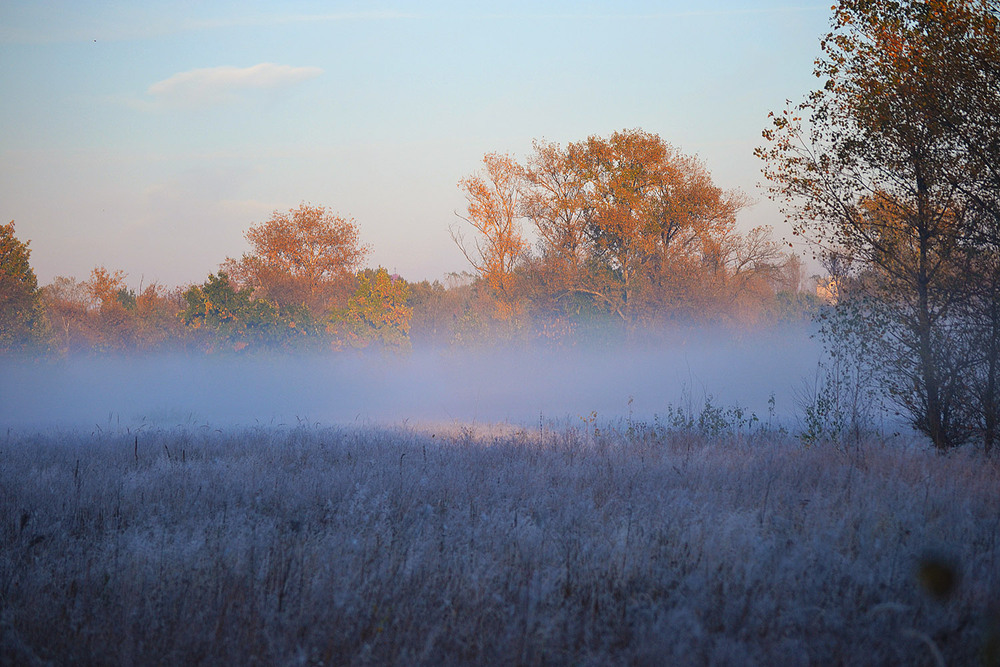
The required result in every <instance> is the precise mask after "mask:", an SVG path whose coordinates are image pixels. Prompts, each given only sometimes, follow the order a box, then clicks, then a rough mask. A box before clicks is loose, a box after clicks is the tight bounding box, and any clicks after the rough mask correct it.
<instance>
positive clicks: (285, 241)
mask: <svg viewBox="0 0 1000 667" xmlns="http://www.w3.org/2000/svg"><path fill="white" fill-rule="evenodd" d="M246 239H247V241H249V242H250V245H251V250H250V252H249V253H246V254H244V255H243V257H242V258H240V259H239V260H234V259H231V258H230V259H228V260H226V262H225V263H224V264H223V267H222V268H223V270H224V271H225V272H226V273H227V275H229V276H230V277H231V279H232V280H234V281H235V282H236V283H238V284H239V285H241V286H244V287H250V288H251V289H253V290H254V291H255V293H256V294H257V295H258V296H260V297H262V298H265V299H268V300H270V301H271V302H273V303H275V304H276V305H278V306H279V307H280V308H295V307H306V308H308V309H310V310H311V311H313V312H315V313H320V312H323V311H326V310H329V309H330V308H332V307H334V306H337V305H340V303H341V302H342V301H345V300H346V298H347V296H348V295H349V294H350V289H351V284H352V280H353V275H354V272H355V271H357V270H358V269H359V268H360V266H361V263H362V262H363V261H364V258H365V256H366V255H367V254H368V248H367V247H366V246H364V245H363V244H362V243H361V241H360V239H359V233H358V226H357V224H356V223H355V222H354V220H352V219H349V218H344V217H342V216H340V215H337V214H335V213H332V212H330V211H328V210H327V209H326V208H325V207H323V206H311V205H308V204H301V205H300V206H299V207H298V208H294V209H291V210H289V211H288V212H287V213H282V212H278V211H275V212H274V213H273V214H272V215H271V217H270V218H269V219H268V220H266V221H264V222H262V223H260V224H258V225H255V226H253V227H251V228H250V229H249V230H248V231H247V232H246Z"/></svg>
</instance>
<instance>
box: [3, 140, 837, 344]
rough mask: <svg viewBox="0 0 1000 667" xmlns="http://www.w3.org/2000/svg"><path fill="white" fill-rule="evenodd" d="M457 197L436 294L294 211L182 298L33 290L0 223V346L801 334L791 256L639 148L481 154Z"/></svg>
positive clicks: (612, 143) (653, 150) (313, 213)
mask: <svg viewBox="0 0 1000 667" xmlns="http://www.w3.org/2000/svg"><path fill="white" fill-rule="evenodd" d="M458 186H459V188H460V189H461V190H462V192H463V193H464V194H465V196H466V199H467V203H468V206H467V209H466V211H464V212H463V213H462V214H461V215H460V216H459V218H456V222H455V223H454V224H453V225H452V227H451V230H450V231H451V234H452V238H453V239H454V240H455V242H456V243H457V244H458V246H459V248H460V249H461V250H462V252H463V254H464V255H465V257H466V258H467V259H468V262H469V263H468V265H467V266H466V267H464V269H463V270H460V271H458V272H453V273H448V274H444V273H443V275H445V276H446V277H445V278H444V280H443V282H442V281H438V280H435V281H433V282H430V281H426V280H424V281H421V282H410V281H407V280H406V278H405V276H399V275H395V274H390V273H389V271H387V270H386V269H384V268H381V267H377V268H371V267H367V266H366V264H365V260H366V258H367V256H368V254H369V252H370V250H371V249H370V248H369V247H368V246H366V245H364V244H363V243H362V241H361V239H362V237H363V235H364V224H363V221H360V222H359V221H355V220H353V219H351V218H350V217H347V216H346V215H343V214H341V212H338V211H335V210H334V209H332V208H327V207H325V206H322V205H312V204H308V203H301V204H300V205H299V206H297V207H295V208H292V209H290V210H288V211H275V212H274V213H273V214H272V215H271V217H270V218H268V219H266V220H263V221H248V229H247V231H246V233H245V236H246V240H247V241H248V242H249V245H250V250H249V252H247V253H246V254H244V255H243V256H242V257H240V258H224V259H223V260H222V261H221V262H220V265H219V269H218V271H217V272H214V273H212V274H210V275H208V276H207V277H206V279H205V280H204V282H202V283H200V284H193V285H185V286H179V287H170V286H165V285H161V284H156V283H153V284H148V285H141V284H140V285H139V286H137V287H136V288H133V287H130V286H129V280H128V278H129V277H128V276H127V275H126V274H125V273H123V272H121V271H117V270H114V269H113V268H106V267H103V266H99V267H96V268H95V269H94V270H93V271H92V272H91V274H90V275H89V276H88V277H87V278H85V279H82V280H77V279H76V278H74V277H57V278H55V279H54V280H53V281H52V282H51V283H50V284H48V285H45V286H41V287H39V286H38V285H37V280H36V278H35V275H34V273H33V272H32V270H31V267H30V262H29V258H30V250H29V248H28V243H27V242H24V241H21V240H18V239H17V238H16V236H15V233H14V223H13V222H12V223H10V224H8V225H5V226H3V227H0V248H2V252H0V262H2V271H0V281H2V282H3V283H4V285H3V287H2V290H3V292H2V298H3V314H2V318H0V349H3V350H5V351H6V352H13V353H18V352H22V353H23V352H46V353H51V354H57V355H65V354H75V353H134V352H154V351H166V350H189V351H204V352H210V353H241V354H246V353H253V352H254V351H260V350H265V349H267V350H272V349H278V350H287V351H299V350H303V351H305V350H334V351H341V350H359V349H365V348H379V349H383V350H385V349H388V350H397V351H405V350H407V349H410V348H411V347H412V346H414V345H427V346H435V347H440V346H443V345H457V346H463V347H476V346H492V345H496V344H520V343H525V342H532V343H537V342H541V343H551V344H554V345H575V344H579V343H584V344H586V343H597V344H603V343H611V344H616V343H620V342H636V341H637V340H641V339H647V338H649V337H650V336H654V337H655V336H657V335H659V334H660V333H662V332H665V331H669V330H674V329H676V328H677V327H679V326H706V325H711V326H716V327H721V328H730V329H738V330H741V331H746V330H748V329H756V328H759V327H762V326H767V325H770V324H772V323H775V322H788V321H804V320H807V319H808V317H809V315H810V314H811V312H813V311H814V310H815V308H816V305H817V299H816V297H815V287H814V285H809V286H807V284H806V280H805V276H804V269H803V265H802V262H801V261H800V259H799V258H798V257H796V256H795V255H789V254H786V253H784V252H782V251H781V249H780V247H779V245H778V243H777V242H776V241H775V240H774V239H773V238H772V237H771V233H770V230H769V229H768V228H764V227H759V228H755V229H753V230H750V231H749V232H746V233H742V232H740V231H739V230H738V229H737V227H736V218H737V215H738V213H739V212H740V211H741V210H743V209H744V208H746V207H747V206H748V205H749V204H750V200H749V198H748V197H747V196H746V195H745V194H743V193H742V192H739V191H724V190H722V189H721V188H719V187H718V186H716V185H715V184H714V183H713V181H712V178H711V175H710V173H709V171H708V169H707V167H706V166H705V165H703V164H702V163H701V162H699V161H698V160H697V159H696V158H694V157H691V156H687V155H683V154H681V153H679V152H678V151H676V150H675V149H674V148H673V147H671V146H670V145H669V144H668V143H667V142H665V141H664V140H663V139H661V138H660V137H659V136H657V135H655V134H651V133H648V132H644V131H642V130H625V131H621V132H615V133H613V134H612V135H611V136H610V137H597V136H592V137H589V138H588V139H586V140H583V141H580V142H576V143H571V144H569V145H567V146H565V147H563V146H560V145H558V144H554V143H548V142H542V141H538V142H535V144H534V147H533V151H532V152H531V153H530V154H529V155H528V156H527V157H526V158H525V159H523V160H521V161H518V160H516V159H515V158H514V157H512V156H510V155H499V154H493V153H490V154H487V155H486V156H485V157H484V158H483V168H482V169H481V171H479V172H478V173H475V174H472V175H470V176H468V177H467V178H463V179H462V180H461V181H460V182H459V184H458ZM529 238H531V239H535V243H534V244H533V245H532V244H531V243H530V242H529ZM809 287H812V288H813V289H811V290H810V289H808V288H809Z"/></svg>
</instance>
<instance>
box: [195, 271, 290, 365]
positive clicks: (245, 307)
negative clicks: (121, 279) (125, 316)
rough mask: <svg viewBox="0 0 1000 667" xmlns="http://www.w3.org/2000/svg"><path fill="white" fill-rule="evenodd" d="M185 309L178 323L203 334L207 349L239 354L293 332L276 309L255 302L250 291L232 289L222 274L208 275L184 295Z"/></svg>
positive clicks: (264, 303) (227, 277) (273, 341)
mask: <svg viewBox="0 0 1000 667" xmlns="http://www.w3.org/2000/svg"><path fill="white" fill-rule="evenodd" d="M183 296H184V300H185V302H186V306H185V308H184V310H182V311H181V313H180V318H181V320H182V321H183V322H184V323H185V324H186V325H187V326H189V327H191V328H193V329H195V330H199V331H202V332H206V334H207V338H208V340H207V341H206V342H207V344H208V346H209V348H210V349H216V346H217V345H218V344H220V343H221V344H222V345H225V346H226V347H227V348H229V349H231V350H233V351H235V352H239V351H242V350H244V349H247V348H251V349H252V348H255V347H260V346H263V345H267V344H274V343H276V342H280V341H281V339H283V338H284V337H285V336H284V335H282V334H287V332H286V331H285V330H286V329H289V328H291V329H294V328H295V327H294V326H288V324H287V323H282V322H281V319H280V318H279V314H278V309H277V308H276V307H275V306H274V305H273V304H271V303H269V302H268V301H265V300H263V299H257V298H255V297H254V296H253V290H252V289H250V288H248V287H244V288H236V287H235V286H234V285H233V284H232V282H230V280H229V276H228V275H226V273H225V272H223V271H220V272H219V273H218V274H212V275H209V276H208V280H207V281H205V283H204V284H202V285H195V286H193V287H191V288H189V289H188V290H187V291H186V292H184V295H183Z"/></svg>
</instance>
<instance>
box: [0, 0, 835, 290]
mask: <svg viewBox="0 0 1000 667" xmlns="http://www.w3.org/2000/svg"><path fill="white" fill-rule="evenodd" d="M830 5H831V1H830V0H761V1H759V2H737V1H732V0H700V1H696V0H683V1H682V0H663V1H660V2H629V1H627V0H626V1H618V2H610V1H609V2H600V1H593V2H568V1H565V2H528V1H525V2H502V1H497V2H490V3H478V2H469V1H466V2H460V1H456V2H436V1H435V2H403V1H400V2H395V3H392V2H378V1H367V2H361V1H356V2H295V1H284V2H263V1H256V2H255V1H249V2H248V1H243V0H241V1H238V2H235V1H234V2H211V3H203V2H197V1H193V0H192V1H182V0H174V1H170V2H142V3H136V2H127V1H122V2H95V1H90V0H72V1H70V2H62V1H51V2H40V1H37V0H35V1H24V2H22V1H12V0H3V1H2V2H0V90H2V91H3V102H2V103H0V222H6V221H8V220H13V221H14V222H15V226H16V227H15V229H16V233H17V236H18V238H20V239H22V240H30V242H31V245H30V248H31V252H32V254H31V263H32V266H33V268H34V270H35V273H36V274H37V276H38V279H39V283H40V284H42V285H44V284H47V283H49V282H51V281H52V279H53V278H54V277H56V276H72V277H75V278H77V279H79V280H83V279H86V278H87V277H88V275H89V274H90V271H91V270H92V269H93V268H94V267H96V266H104V267H106V268H108V269H109V270H123V271H125V272H126V273H127V274H128V280H127V282H128V284H129V286H131V287H133V288H139V287H141V286H142V285H148V284H150V283H153V282H158V283H160V284H163V285H165V286H168V287H174V286H184V285H188V284H193V283H201V282H203V281H204V280H205V279H206V278H207V276H208V274H209V273H212V272H215V271H217V270H218V268H219V264H220V263H222V262H223V261H224V260H225V259H226V258H227V257H239V256H240V255H241V254H242V253H244V252H245V251H246V250H247V249H248V244H247V243H246V240H245V238H244V232H245V231H246V230H247V229H248V228H249V227H251V226H252V225H254V224H258V223H260V222H263V221H264V220H266V219H267V218H268V217H269V216H270V214H271V213H272V212H273V211H275V210H281V211H286V210H288V209H290V208H294V207H297V206H298V205H299V204H300V203H303V202H305V203H310V204H313V205H323V206H326V207H328V208H329V209H331V210H332V211H334V212H337V213H339V214H341V215H343V216H345V217H349V218H353V219H354V220H355V221H356V222H357V224H358V227H359V229H360V233H361V239H362V241H363V242H364V243H366V244H367V245H369V246H370V247H371V250H372V252H371V254H370V255H369V257H368V260H367V262H366V264H367V265H369V266H373V267H374V266H384V267H386V268H388V269H390V270H392V271H394V272H396V273H399V274H400V275H402V276H403V277H404V278H407V279H409V280H423V279H429V280H435V279H444V277H445V276H446V274H448V273H450V272H458V271H464V270H469V269H470V267H469V265H468V263H467V262H466V260H465V259H464V258H463V257H462V255H461V253H460V252H459V250H458V248H457V247H456V246H455V244H454V242H453V241H452V238H451V235H450V233H449V229H450V228H451V227H452V226H454V225H461V220H460V219H459V218H458V217H457V215H456V213H462V212H463V211H464V208H465V200H464V198H463V196H462V193H461V192H460V191H459V189H458V186H457V183H458V181H459V179H461V178H463V177H465V176H468V175H470V174H472V173H474V172H475V171H476V170H477V169H479V168H480V167H481V164H482V163H481V160H482V157H483V155H484V154H485V153H489V152H502V153H511V154H512V155H514V156H515V157H517V158H523V157H525V156H526V155H527V154H528V153H529V152H530V150H531V146H532V141H533V140H534V139H545V140H548V141H555V142H558V143H560V144H563V145H565V144H567V143H569V142H572V141H579V140H583V139H586V138H587V137H588V136H591V135H599V136H607V135H609V134H610V133H612V132H614V131H616V130H621V129H626V128H641V129H643V130H645V131H648V132H652V133H656V134H658V135H660V136H661V137H662V138H663V139H664V140H665V141H666V142H668V143H670V144H671V145H673V146H675V147H676V148H677V149H679V150H680V151H682V152H684V153H687V154H696V155H698V156H699V158H700V159H701V160H702V161H703V162H704V163H705V165H706V166H707V167H708V169H709V170H710V171H711V172H712V174H713V177H714V179H715V181H716V183H717V184H718V185H720V186H721V187H723V188H727V189H729V188H739V189H742V190H743V191H744V192H746V193H748V194H749V195H751V197H753V198H754V199H755V200H757V204H755V205H754V206H753V207H752V208H750V209H748V210H747V211H745V212H743V213H742V214H741V217H740V221H739V222H740V226H741V227H742V228H749V227H752V226H756V225H761V224H764V225H771V226H773V228H774V231H775V237H776V238H777V239H779V240H780V239H782V238H783V237H788V236H790V228H789V226H788V224H787V223H786V222H785V221H784V219H783V217H782V216H781V214H780V213H779V211H778V209H777V207H776V206H775V205H774V204H773V203H772V202H769V201H768V200H767V197H766V193H765V192H764V191H763V190H762V189H760V188H759V184H760V183H761V181H762V176H761V174H760V166H761V165H760V164H759V161H758V160H757V159H756V158H755V157H754V156H753V149H754V148H755V147H756V146H758V145H760V143H761V141H762V140H761V136H760V133H761V130H763V129H764V127H766V125H767V114H768V112H769V111H772V110H780V109H782V108H783V107H784V105H785V100H786V99H791V100H799V99H801V98H802V97H803V96H804V95H805V94H806V93H807V92H808V91H809V90H812V89H813V88H815V87H816V82H815V79H814V78H813V76H812V68H813V62H814V60H815V59H816V57H817V56H818V55H819V40H820V38H821V37H822V36H823V35H824V34H825V33H826V31H827V27H828V23H829V17H830V13H831V9H830ZM797 249H798V251H799V252H800V253H807V252H808V249H806V248H801V247H799V248H797Z"/></svg>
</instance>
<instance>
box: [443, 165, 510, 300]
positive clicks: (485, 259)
mask: <svg viewBox="0 0 1000 667" xmlns="http://www.w3.org/2000/svg"><path fill="white" fill-rule="evenodd" d="M483 164H484V165H486V171H485V173H478V174H474V175H472V176H469V177H468V178H463V179H462V180H461V181H459V183H458V186H459V188H461V190H462V191H463V192H464V193H465V198H466V200H467V201H468V215H466V216H459V217H461V218H462V219H463V220H465V221H466V222H468V223H469V224H470V225H472V227H473V229H474V230H475V231H476V235H475V237H474V239H473V240H472V241H471V242H468V241H466V239H465V237H464V235H463V234H462V232H461V230H458V229H455V228H452V238H453V239H454V240H455V243H456V244H457V245H458V247H459V248H460V249H461V251H462V254H464V255H465V258H466V259H467V260H469V263H470V264H472V266H473V268H475V270H476V271H477V273H478V274H479V276H480V277H481V278H482V279H483V280H485V282H486V284H487V285H488V286H489V288H490V290H491V291H492V293H493V295H494V296H495V298H496V313H497V316H498V318H499V319H502V320H509V319H511V318H512V317H513V316H514V315H515V313H516V311H517V305H516V302H515V295H514V291H513V275H514V268H515V267H516V265H517V262H518V261H519V260H520V259H521V257H522V256H523V255H524V253H525V251H526V250H527V249H528V244H527V242H526V241H525V239H524V237H523V235H522V233H521V228H520V224H519V209H518V206H519V194H520V180H521V167H520V166H519V165H518V164H517V162H515V161H514V159H513V158H511V157H510V156H508V155H499V154H497V153H488V154H487V155H485V156H484V157H483Z"/></svg>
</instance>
